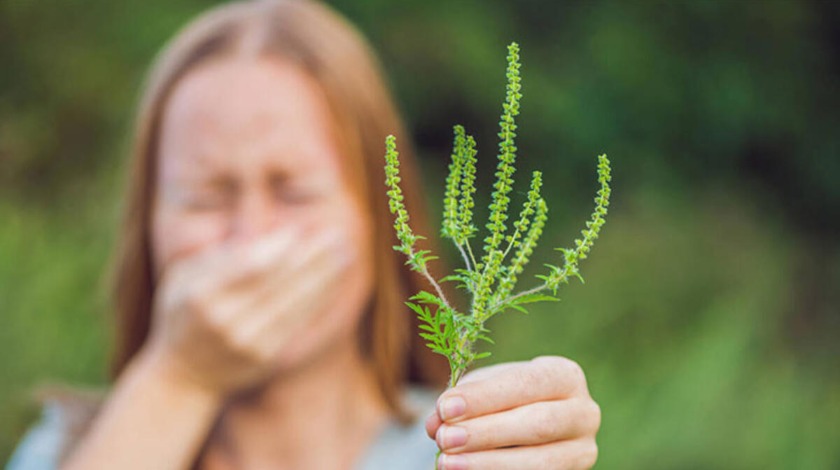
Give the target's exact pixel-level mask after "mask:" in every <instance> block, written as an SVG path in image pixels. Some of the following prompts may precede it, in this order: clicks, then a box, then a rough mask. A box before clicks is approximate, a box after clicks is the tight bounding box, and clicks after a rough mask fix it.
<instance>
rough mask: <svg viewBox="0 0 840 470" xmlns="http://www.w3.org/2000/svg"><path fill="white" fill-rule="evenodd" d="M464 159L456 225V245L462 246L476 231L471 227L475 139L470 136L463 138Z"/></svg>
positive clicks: (473, 226) (473, 204)
mask: <svg viewBox="0 0 840 470" xmlns="http://www.w3.org/2000/svg"><path fill="white" fill-rule="evenodd" d="M465 138H466V140H465V148H464V158H463V160H462V162H461V191H460V194H461V199H460V200H459V201H458V216H459V219H458V225H459V227H460V230H461V232H460V234H459V236H458V240H457V241H456V243H458V244H460V245H463V244H465V243H467V240H469V239H470V238H472V237H473V236H474V235H475V233H476V232H477V231H478V229H477V228H476V226H475V225H473V207H475V201H474V200H473V194H475V164H476V158H475V156H476V153H477V152H476V150H475V139H473V137H472V136H471V135H466V136H465Z"/></svg>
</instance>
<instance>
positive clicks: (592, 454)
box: [578, 440, 598, 469]
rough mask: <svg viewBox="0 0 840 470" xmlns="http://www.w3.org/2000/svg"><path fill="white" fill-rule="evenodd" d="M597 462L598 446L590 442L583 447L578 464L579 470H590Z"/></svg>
mask: <svg viewBox="0 0 840 470" xmlns="http://www.w3.org/2000/svg"><path fill="white" fill-rule="evenodd" d="M597 461H598V444H597V443H596V442H595V441H594V440H592V441H590V442H588V443H587V444H586V445H584V446H583V451H582V452H581V455H580V458H579V460H578V462H579V468H582V469H590V468H592V467H594V466H595V462H597Z"/></svg>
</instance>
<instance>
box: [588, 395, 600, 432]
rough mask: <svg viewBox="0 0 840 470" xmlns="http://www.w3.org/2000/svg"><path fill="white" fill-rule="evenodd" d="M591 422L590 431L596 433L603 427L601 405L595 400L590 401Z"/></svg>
mask: <svg viewBox="0 0 840 470" xmlns="http://www.w3.org/2000/svg"><path fill="white" fill-rule="evenodd" d="M589 422H590V423H591V424H590V429H589V430H590V431H591V432H592V433H593V434H595V433H597V432H598V429H600V428H601V405H599V404H598V403H596V402H595V401H594V400H590V401H589Z"/></svg>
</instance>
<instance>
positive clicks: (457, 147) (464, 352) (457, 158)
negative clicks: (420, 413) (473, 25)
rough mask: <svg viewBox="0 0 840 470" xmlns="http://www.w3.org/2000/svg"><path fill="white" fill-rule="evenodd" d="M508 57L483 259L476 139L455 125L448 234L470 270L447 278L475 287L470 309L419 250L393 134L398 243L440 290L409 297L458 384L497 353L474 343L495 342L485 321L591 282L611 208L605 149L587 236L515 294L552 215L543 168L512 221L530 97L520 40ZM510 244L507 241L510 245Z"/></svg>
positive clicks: (389, 145) (391, 194)
mask: <svg viewBox="0 0 840 470" xmlns="http://www.w3.org/2000/svg"><path fill="white" fill-rule="evenodd" d="M507 62H508V66H507V95H506V99H505V102H504V104H503V106H502V117H501V122H500V127H501V130H500V131H499V139H500V140H501V142H500V143H499V155H498V161H499V163H498V166H497V171H496V183H495V184H494V185H493V188H494V190H493V193H492V203H491V204H490V216H489V221H488V222H487V225H486V227H487V230H488V233H487V236H486V237H485V238H484V254H483V256H482V258H481V262H480V263H479V262H476V258H475V256H474V255H473V250H472V247H471V245H470V238H472V237H473V236H474V235H475V233H476V227H475V225H474V224H473V221H472V208H473V207H474V201H473V194H474V193H475V190H476V188H475V164H476V159H475V155H476V151H475V140H474V139H473V138H472V136H469V135H467V134H466V131H465V130H464V128H463V126H460V125H456V126H455V128H454V133H455V141H454V144H453V151H452V162H451V163H450V165H449V175H448V176H447V178H446V190H445V195H444V201H443V224H442V228H441V235H442V236H443V237H444V238H448V239H450V240H452V242H453V243H454V244H455V246H456V247H457V248H458V251H459V252H460V253H461V256H462V257H463V261H464V265H465V268H464V269H458V270H456V274H453V275H450V276H446V277H444V278H443V279H441V282H444V281H456V282H458V283H459V287H462V288H464V289H466V290H467V291H468V292H470V293H471V298H472V301H471V305H470V308H469V312H468V313H461V312H458V311H457V310H456V309H455V308H453V307H452V306H451V305H450V304H449V302H448V301H447V300H446V297H445V296H444V295H443V290H442V289H441V288H440V285H439V284H438V281H436V280H435V279H434V278H433V277H432V276H431V274H430V273H429V271H428V266H427V263H428V261H430V260H431V259H434V257H433V256H431V255H430V254H429V252H428V251H417V250H415V248H414V243H415V242H416V241H417V239H418V236H417V235H415V234H414V233H413V231H412V230H411V227H410V226H409V225H408V221H409V216H408V213H407V211H406V209H405V205H404V204H403V195H402V191H401V190H400V187H399V183H400V177H399V153H398V152H397V148H396V140H395V138H394V136H388V137H387V138H386V140H385V145H386V151H385V174H386V180H385V184H386V185H387V186H388V188H389V189H388V193H387V194H388V199H389V207H390V209H391V213H392V214H394V215H395V219H394V230H395V231H396V233H397V238H398V239H399V240H400V245H397V246H395V247H394V249H395V250H397V251H400V252H401V253H403V254H405V255H406V257H407V258H408V260H407V262H406V263H407V264H408V265H410V266H411V268H412V269H413V270H415V271H418V272H420V273H422V274H423V275H424V276H425V277H426V279H427V280H428V281H429V283H430V284H431V285H432V286H433V287H434V288H435V291H436V292H437V295H435V294H431V293H429V292H425V291H423V292H420V293H418V294H416V295H415V296H413V297H412V298H411V300H412V301H414V302H407V305H408V307H409V308H410V309H411V310H413V311H414V312H415V313H416V314H417V316H418V318H419V319H420V321H421V322H422V325H421V326H420V329H421V330H422V331H421V333H420V336H421V337H422V338H423V339H425V340H427V341H428V343H426V345H427V346H428V347H429V348H430V349H431V350H432V351H434V352H435V353H437V354H440V355H442V356H445V357H446V358H447V360H448V361H449V367H450V370H451V376H450V383H449V384H450V386H454V385H455V384H457V383H458V380H459V379H460V378H461V377H462V376H463V374H464V373H465V372H466V371H467V369H468V368H469V367H470V365H471V364H472V363H473V362H474V361H476V360H478V359H482V358H484V357H487V356H489V355H490V353H488V352H477V351H476V350H475V347H474V346H475V344H476V342H478V341H485V342H489V343H493V340H492V339H491V338H490V337H489V336H488V333H489V330H488V329H487V328H486V327H485V322H486V321H487V320H489V319H490V318H492V317H493V316H494V315H496V314H498V313H501V312H503V311H505V310H507V309H510V308H512V309H515V310H519V311H521V312H527V310H526V309H525V307H524V306H523V305H525V304H530V303H534V302H541V301H554V300H557V299H556V297H554V296H555V295H556V294H557V288H558V287H559V285H560V284H567V283H568V280H569V278H570V277H576V278H578V279H580V280H581V281H583V278H582V277H581V275H580V270H579V268H578V264H579V263H580V261H582V260H584V259H586V257H587V255H588V253H589V251H590V250H591V249H592V245H593V244H594V242H595V240H596V239H597V238H598V234H599V232H600V230H601V227H603V225H604V216H606V214H607V207H608V206H609V198H610V186H609V182H610V179H611V176H610V162H609V159H607V156H606V155H601V156H600V157H598V182H599V183H600V186H601V188H600V189H599V190H598V197H596V198H595V211H594V212H593V213H592V216H591V219H590V220H589V221H588V222H586V228H585V229H584V230H583V231H581V235H582V238H580V239H578V240H575V247H574V248H570V249H566V248H559V249H558V250H560V251H561V252H562V253H563V258H564V264H563V267H562V268H560V267H557V266H554V265H546V266H547V267H548V268H549V272H548V274H546V275H540V276H537V278H538V279H540V280H542V284H540V285H538V286H536V287H533V288H531V289H528V290H525V291H522V292H519V293H517V294H512V292H513V290H514V288H515V287H516V284H517V280H518V276H519V274H521V273H522V271H523V270H524V269H525V266H526V265H527V264H528V261H529V260H530V257H531V255H532V254H533V252H534V249H535V248H536V246H537V242H538V241H539V238H540V235H542V232H543V228H544V227H545V223H546V221H547V219H548V206H547V204H546V202H545V199H544V198H543V197H542V196H541V195H540V190H541V188H542V173H541V172H539V171H535V172H534V173H533V176H532V179H531V189H530V191H529V192H528V196H527V200H526V201H525V203H524V205H523V207H522V210H521V212H520V214H519V219H518V220H517V221H516V222H514V223H513V229H514V230H513V233H508V227H507V225H506V222H507V220H508V218H509V216H508V210H509V206H510V196H509V195H510V192H511V191H512V190H513V184H514V181H513V174H514V172H515V171H516V169H515V166H514V164H515V162H516V150H517V149H516V144H515V138H516V119H515V118H516V116H517V115H518V114H519V100H520V99H521V98H522V94H521V93H520V90H521V85H520V80H521V79H520V76H519V68H520V63H519V46H518V45H517V44H516V43H513V44H511V45H510V46H508V56H507ZM503 243H507V246H506V247H504V248H503ZM513 250H515V251H514V252H513V257H512V259H511V260H510V263H509V264H508V265H505V264H504V262H505V260H506V259H507V258H508V255H509V254H510V253H511V251H513ZM547 291H550V292H551V295H548V294H547V293H546V292H547Z"/></svg>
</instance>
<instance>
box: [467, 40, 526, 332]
mask: <svg viewBox="0 0 840 470" xmlns="http://www.w3.org/2000/svg"><path fill="white" fill-rule="evenodd" d="M507 62H508V66H507V93H506V96H505V102H504V104H503V105H502V117H501V121H500V122H499V127H500V128H501V129H500V131H499V139H500V142H499V156H498V159H499V163H498V165H497V167H496V183H495V184H494V185H493V188H494V190H493V194H492V200H493V201H492V203H491V204H490V220H489V221H488V222H487V230H488V232H489V233H488V235H487V237H485V239H484V256H483V257H482V262H483V263H484V274H483V278H482V280H481V282H480V283H479V286H478V289H479V292H478V295H479V297H480V298H485V297H484V296H488V295H489V294H490V291H491V289H492V286H493V284H494V283H495V281H496V278H497V277H498V275H499V273H500V271H501V265H502V262H503V261H504V253H503V252H501V250H500V249H499V245H500V244H501V243H502V240H504V239H505V232H506V231H507V226H506V225H505V222H506V221H507V219H508V214H507V212H508V206H509V205H510V196H509V194H510V191H511V190H512V189H513V173H514V171H516V169H515V168H514V166H513V165H514V163H515V162H516V145H515V143H514V140H515V138H516V120H515V118H516V116H517V115H519V100H520V98H522V94H521V93H520V92H519V91H520V90H521V88H522V86H521V85H520V77H519V68H520V64H519V45H518V44H516V43H512V44H511V45H510V46H508V57H507ZM477 310H478V315H479V317H480V318H481V317H483V316H484V315H485V312H484V310H485V305H484V304H483V303H479V304H478V305H477Z"/></svg>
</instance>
